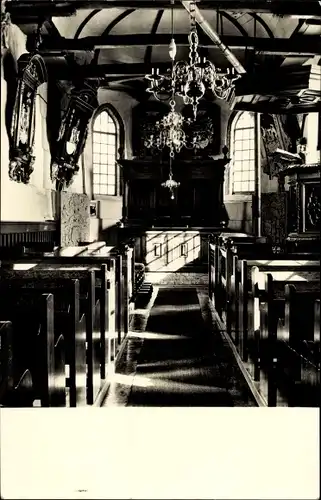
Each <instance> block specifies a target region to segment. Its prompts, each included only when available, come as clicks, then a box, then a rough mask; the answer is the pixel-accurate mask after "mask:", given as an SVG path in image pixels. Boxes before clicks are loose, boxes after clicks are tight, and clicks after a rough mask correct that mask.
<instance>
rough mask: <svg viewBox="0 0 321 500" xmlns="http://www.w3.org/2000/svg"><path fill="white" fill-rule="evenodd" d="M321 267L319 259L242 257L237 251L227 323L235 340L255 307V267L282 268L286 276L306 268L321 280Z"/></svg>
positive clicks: (263, 268)
mask: <svg viewBox="0 0 321 500" xmlns="http://www.w3.org/2000/svg"><path fill="white" fill-rule="evenodd" d="M319 267H320V261H319V260H306V259H305V260H302V259H300V260H299V259H298V260H292V259H287V258H286V257H285V256H283V258H275V259H259V260H257V259H255V260H253V259H252V260H245V259H242V260H240V259H239V258H238V256H237V255H233V260H232V272H231V273H232V275H231V278H230V289H229V293H228V306H229V307H228V308H227V311H226V318H227V321H226V324H227V331H228V333H229V334H230V335H231V337H232V338H233V340H234V342H235V343H236V344H238V342H239V330H240V329H241V330H246V329H247V327H248V318H247V317H248V314H249V313H250V312H251V310H252V309H251V306H252V304H251V300H250V299H251V294H252V291H253V290H252V281H253V280H252V272H254V273H255V272H257V271H252V270H253V269H254V270H259V271H260V272H268V271H271V272H274V273H275V272H278V273H281V274H279V276H280V277H281V278H284V279H291V275H292V277H295V275H297V273H302V272H303V273H305V275H306V276H307V277H309V276H313V277H314V279H316V280H318V275H319V274H318V273H319ZM282 273H283V274H282ZM311 273H312V274H311ZM302 279H303V278H302Z"/></svg>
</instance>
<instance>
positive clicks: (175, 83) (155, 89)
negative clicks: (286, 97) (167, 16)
mask: <svg viewBox="0 0 321 500" xmlns="http://www.w3.org/2000/svg"><path fill="white" fill-rule="evenodd" d="M171 3H172V9H171V31H172V38H171V42H170V45H169V56H170V58H171V60H172V67H171V69H170V70H168V71H167V72H166V73H165V74H164V75H161V74H160V73H159V69H158V68H153V70H152V74H150V75H145V78H146V79H147V80H149V87H148V88H147V92H149V93H151V94H153V95H154V96H155V98H156V99H157V100H159V101H165V100H168V99H171V98H172V95H173V94H174V95H178V96H180V97H182V98H183V101H184V104H191V105H192V106H193V116H194V119H196V116H197V106H198V103H199V101H200V99H201V98H202V97H203V96H204V94H205V92H206V91H211V92H212V93H213V94H214V96H215V97H217V98H218V99H227V98H228V97H229V95H230V92H231V90H232V89H233V87H234V81H235V80H237V79H238V78H239V77H240V75H236V74H235V72H234V68H232V69H227V71H226V72H223V71H221V70H220V69H218V68H216V67H215V65H214V64H213V63H212V62H211V61H209V60H208V59H206V58H205V57H204V58H203V59H202V60H201V58H200V56H199V53H198V45H199V38H198V34H197V29H196V20H195V3H191V4H190V22H191V28H190V33H189V36H188V40H189V62H187V61H177V62H175V57H176V51H177V48H176V43H175V39H174V27H173V4H174V0H171Z"/></svg>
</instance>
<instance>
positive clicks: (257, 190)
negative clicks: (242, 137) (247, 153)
mask: <svg viewBox="0 0 321 500" xmlns="http://www.w3.org/2000/svg"><path fill="white" fill-rule="evenodd" d="M260 117H261V115H260V113H255V115H254V130H255V132H254V141H255V149H254V151H255V153H254V154H255V174H254V181H255V186H254V199H253V212H252V214H253V226H254V228H253V229H254V234H255V236H257V237H260V236H262V234H261V230H262V229H261V125H260V123H261V120H260Z"/></svg>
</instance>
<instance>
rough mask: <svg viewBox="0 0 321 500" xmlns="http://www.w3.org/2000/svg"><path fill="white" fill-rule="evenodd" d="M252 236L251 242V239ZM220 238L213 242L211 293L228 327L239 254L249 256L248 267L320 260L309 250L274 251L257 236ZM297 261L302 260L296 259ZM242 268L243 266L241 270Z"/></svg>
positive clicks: (292, 265)
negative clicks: (297, 251) (308, 252)
mask: <svg viewBox="0 0 321 500" xmlns="http://www.w3.org/2000/svg"><path fill="white" fill-rule="evenodd" d="M247 240H249V242H248V241H247ZM220 241H221V239H220V238H217V239H216V242H215V243H213V242H210V243H209V297H210V299H211V300H212V301H213V302H214V300H215V307H216V309H217V311H218V313H219V314H220V316H221V317H224V319H225V321H226V322H227V327H228V330H230V327H231V325H229V324H228V323H229V320H230V315H229V312H230V304H231V294H232V293H234V290H233V287H234V288H235V287H236V289H237V284H235V283H233V276H235V268H236V267H237V266H236V265H235V262H234V260H235V257H237V259H238V260H239V261H240V260H247V262H248V267H249V268H250V267H252V266H254V265H259V266H260V267H261V268H262V270H263V268H264V265H266V270H267V269H268V268H269V267H271V266H274V267H275V266H276V265H277V266H278V267H280V268H281V267H282V266H283V267H284V269H285V270H286V269H289V270H294V269H295V265H296V266H299V265H302V264H303V261H305V262H304V265H305V266H306V267H308V266H309V264H311V266H314V267H315V266H316V265H317V263H319V264H320V257H317V256H315V255H308V254H297V255H294V254H293V255H285V254H273V252H272V247H271V246H270V245H269V244H268V243H266V242H265V240H263V242H261V243H257V240H253V241H251V239H250V238H245V239H244V238H241V237H239V238H238V239H235V240H234V239H233V237H229V238H225V240H224V244H222V243H220ZM296 261H301V262H300V263H296ZM239 272H240V270H239Z"/></svg>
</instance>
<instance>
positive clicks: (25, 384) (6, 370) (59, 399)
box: [0, 283, 66, 407]
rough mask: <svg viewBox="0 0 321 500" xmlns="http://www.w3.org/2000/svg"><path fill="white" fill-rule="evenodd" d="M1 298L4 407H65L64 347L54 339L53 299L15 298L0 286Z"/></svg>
mask: <svg viewBox="0 0 321 500" xmlns="http://www.w3.org/2000/svg"><path fill="white" fill-rule="evenodd" d="M0 297H1V302H0V318H1V320H2V328H1V358H2V361H3V360H4V359H6V362H5V363H1V386H2V388H3V390H4V392H3V393H4V394H6V396H4V403H5V405H7V406H12V405H13V406H24V405H27V406H32V405H31V400H32V401H33V402H34V401H35V400H37V401H39V404H38V405H40V406H44V407H48V406H65V405H66V387H65V345H64V338H63V336H62V335H59V336H58V338H57V339H55V336H54V316H53V306H54V301H53V295H52V294H41V293H39V292H38V291H37V292H36V293H35V291H34V290H31V291H30V290H24V291H21V293H20V295H19V298H18V297H17V295H16V294H15V293H12V289H10V288H6V287H4V286H3V283H1V284H0ZM3 320H4V321H3ZM3 393H1V394H3ZM27 403H28V404H27Z"/></svg>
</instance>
